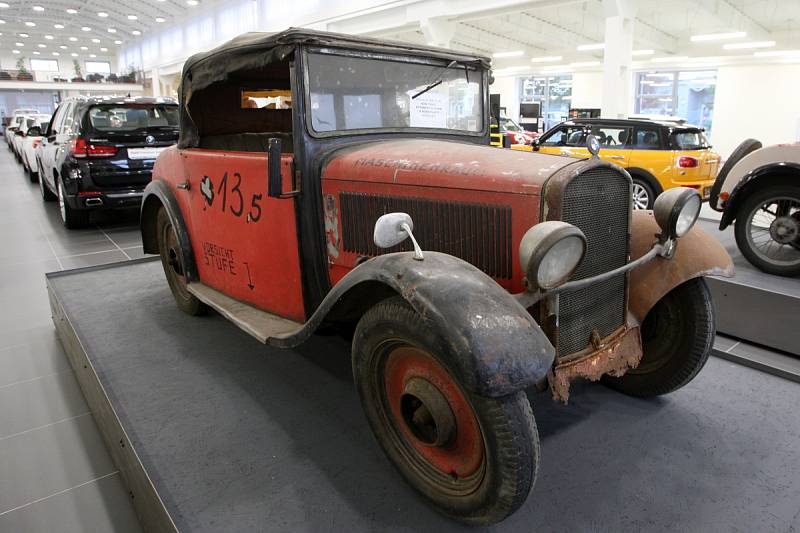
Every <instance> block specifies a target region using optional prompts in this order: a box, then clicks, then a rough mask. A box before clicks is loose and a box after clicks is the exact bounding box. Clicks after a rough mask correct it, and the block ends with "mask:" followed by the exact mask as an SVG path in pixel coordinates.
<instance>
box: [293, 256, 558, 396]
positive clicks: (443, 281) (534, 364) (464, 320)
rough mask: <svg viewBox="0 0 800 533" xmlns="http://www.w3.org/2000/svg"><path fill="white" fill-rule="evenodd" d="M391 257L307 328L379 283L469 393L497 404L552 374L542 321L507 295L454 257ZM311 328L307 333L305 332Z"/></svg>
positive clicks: (341, 286) (375, 263)
mask: <svg viewBox="0 0 800 533" xmlns="http://www.w3.org/2000/svg"><path fill="white" fill-rule="evenodd" d="M413 256H414V254H413V253H411V252H400V253H392V254H386V255H382V256H378V257H375V258H372V259H370V260H369V261H366V262H365V263H362V264H361V265H360V266H358V267H357V268H355V269H353V270H352V271H351V272H350V273H348V274H347V275H346V276H345V277H344V278H342V280H341V281H340V282H339V283H337V284H336V286H335V287H334V288H333V289H332V290H331V291H330V293H329V294H328V295H327V296H326V297H325V300H324V301H323V303H322V305H321V306H320V308H319V309H318V310H317V311H316V312H315V313H314V316H313V317H312V319H311V320H310V321H309V324H308V325H310V326H312V327H314V323H316V324H318V323H319V322H320V321H321V320H322V318H323V317H324V316H325V315H327V313H328V311H330V309H331V307H332V306H333V305H335V304H336V302H338V301H339V300H340V299H341V298H343V297H345V296H346V294H347V293H348V292H349V291H351V290H352V289H353V288H355V287H357V286H358V285H359V284H362V283H365V282H375V281H377V282H379V283H381V284H384V285H386V286H388V287H390V288H391V289H393V290H394V292H396V293H398V294H400V295H401V296H402V297H403V298H404V299H405V300H406V301H407V302H408V303H409V304H410V305H411V306H412V307H413V308H414V310H415V311H416V312H417V313H419V315H420V316H421V317H422V318H423V319H424V320H425V322H426V323H427V324H428V325H429V326H430V327H431V328H432V329H433V331H434V332H435V333H436V335H437V337H438V338H439V339H441V346H440V349H441V353H440V355H441V356H442V357H443V359H444V360H445V362H446V363H447V364H448V366H449V367H450V368H451V370H452V371H453V372H454V373H455V374H456V375H457V376H458V377H459V379H460V381H461V382H462V383H463V385H464V386H465V387H466V388H467V389H469V390H470V391H472V392H474V393H476V394H479V395H482V396H491V397H499V396H505V395H507V394H510V393H512V392H515V391H517V390H520V389H522V388H525V387H529V386H531V385H534V384H535V383H536V382H538V381H539V380H541V379H542V378H544V377H545V376H546V375H547V372H548V370H550V368H551V366H552V364H553V360H554V358H555V349H554V348H553V345H552V344H551V343H550V341H549V340H548V338H547V336H546V335H545V334H544V332H543V331H542V329H541V328H540V327H539V325H538V324H537V323H536V321H535V320H534V319H533V318H532V317H531V315H530V313H528V312H527V311H526V310H525V309H524V308H523V307H522V306H521V305H520V304H519V303H518V302H517V301H516V300H515V299H514V298H513V297H512V296H511V295H510V294H509V293H508V292H507V291H506V290H505V289H503V288H502V287H500V286H499V285H498V284H497V283H496V282H495V281H494V280H493V279H492V278H490V277H489V276H487V275H486V274H484V273H483V272H482V271H480V270H479V269H477V268H475V267H474V266H472V265H471V264H469V263H467V262H466V261H462V260H461V259H458V258H456V257H453V256H451V255H448V254H443V253H437V252H429V251H426V252H425V259H424V260H423V261H417V260H415V259H413ZM304 329H307V328H304Z"/></svg>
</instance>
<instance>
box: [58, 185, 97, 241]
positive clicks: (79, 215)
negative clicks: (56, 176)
mask: <svg viewBox="0 0 800 533" xmlns="http://www.w3.org/2000/svg"><path fill="white" fill-rule="evenodd" d="M56 196H57V197H58V210H59V212H60V213H61V221H62V222H63V223H64V226H65V227H67V228H68V229H81V228H85V227H86V226H88V225H89V211H86V210H83V209H73V208H72V207H70V206H69V203H67V199H66V198H65V197H64V184H63V183H61V182H59V181H56Z"/></svg>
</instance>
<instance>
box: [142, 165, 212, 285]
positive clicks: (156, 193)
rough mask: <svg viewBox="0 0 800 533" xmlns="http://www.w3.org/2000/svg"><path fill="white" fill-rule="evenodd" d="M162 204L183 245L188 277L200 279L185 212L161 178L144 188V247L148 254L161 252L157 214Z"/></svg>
mask: <svg viewBox="0 0 800 533" xmlns="http://www.w3.org/2000/svg"><path fill="white" fill-rule="evenodd" d="M161 206H164V209H166V211H167V216H168V217H169V220H170V222H171V223H172V227H173V228H175V234H176V235H177V238H178V243H179V244H180V247H181V255H182V257H181V259H182V260H183V269H184V274H185V275H186V279H187V281H190V282H191V281H198V280H199V279H200V277H199V276H198V274H197V264H196V263H195V261H194V253H193V252H192V242H191V239H190V237H189V232H188V231H187V230H186V223H185V222H184V220H183V213H182V212H181V208H180V206H179V205H178V201H177V200H176V199H175V195H174V194H173V193H172V190H171V189H170V188H169V185H167V184H166V183H165V182H163V181H160V180H154V181H151V182H150V183H149V184H148V185H147V187H145V189H144V196H143V197H142V210H141V214H140V218H139V220H140V222H139V226H140V229H141V232H142V249H143V251H144V253H146V254H157V253H159V252H158V236H157V235H156V215H157V214H158V208H159V207H161Z"/></svg>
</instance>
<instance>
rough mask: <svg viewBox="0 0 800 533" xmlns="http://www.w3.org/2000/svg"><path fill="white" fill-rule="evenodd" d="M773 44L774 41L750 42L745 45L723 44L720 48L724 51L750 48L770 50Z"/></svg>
mask: <svg viewBox="0 0 800 533" xmlns="http://www.w3.org/2000/svg"><path fill="white" fill-rule="evenodd" d="M775 44H776V43H775V41H751V42H746V43H728V44H723V45H722V48H724V49H725V50H747V49H752V48H772V47H773V46H775Z"/></svg>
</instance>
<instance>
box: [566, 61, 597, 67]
mask: <svg viewBox="0 0 800 533" xmlns="http://www.w3.org/2000/svg"><path fill="white" fill-rule="evenodd" d="M597 65H602V63H601V62H600V61H576V62H575V63H570V64H569V66H570V67H595V66H597Z"/></svg>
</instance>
